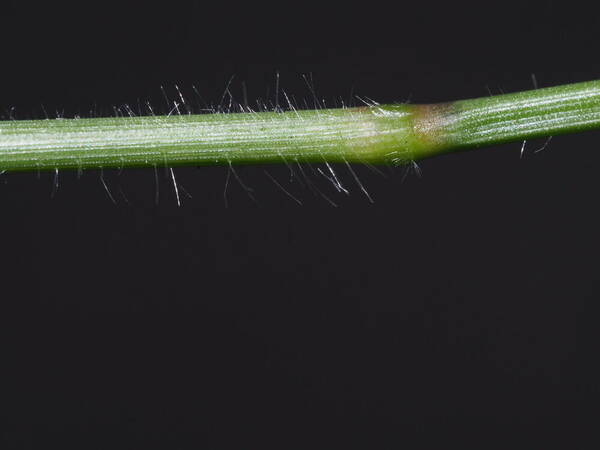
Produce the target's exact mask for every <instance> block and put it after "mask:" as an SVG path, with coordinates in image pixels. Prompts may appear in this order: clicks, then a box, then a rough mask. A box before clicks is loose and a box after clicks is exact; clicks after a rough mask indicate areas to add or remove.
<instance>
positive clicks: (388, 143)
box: [0, 80, 600, 171]
mask: <svg viewBox="0 0 600 450" xmlns="http://www.w3.org/2000/svg"><path fill="white" fill-rule="evenodd" d="M594 128H600V80H597V81H589V82H584V83H576V84H570V85H565V86H558V87H552V88H545V89H538V90H533V91H527V92H520V93H514V94H506V95H499V96H493V97H485V98H479V99H471V100H460V101H456V102H451V103H441V104H433V105H410V104H400V105H372V106H365V107H360V108H344V109H322V110H309V111H296V110H291V111H286V112H260V113H254V112H249V113H234V114H203V115H177V116H145V117H129V118H126V117H118V118H99V119H98V118H96V119H55V120H23V121H2V122H0V170H7V171H23V170H54V169H91V168H126V167H156V166H168V167H170V166H188V165H189V166H192V165H193V166H196V165H220V164H225V165H227V164H252V163H284V162H288V161H292V162H295V161H299V162H303V161H309V162H325V161H327V162H368V163H371V164H377V163H388V164H389V163H393V164H399V163H403V162H406V161H413V160H419V159H422V158H425V157H429V156H434V155H437V154H441V153H447V152H451V151H457V150H465V149H470V148H477V147H482V146H488V145H493V144H499V143H505V142H511V141H519V140H523V139H530V138H536V137H543V136H552V135H557V134H565V133H573V132H579V131H584V130H589V129H594Z"/></svg>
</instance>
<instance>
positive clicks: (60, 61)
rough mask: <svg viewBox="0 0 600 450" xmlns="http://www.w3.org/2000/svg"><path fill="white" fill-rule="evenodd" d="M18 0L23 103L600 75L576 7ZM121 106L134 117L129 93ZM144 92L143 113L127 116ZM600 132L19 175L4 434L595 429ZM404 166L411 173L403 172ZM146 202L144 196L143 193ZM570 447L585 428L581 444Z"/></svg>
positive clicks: (153, 437) (27, 440)
mask: <svg viewBox="0 0 600 450" xmlns="http://www.w3.org/2000/svg"><path fill="white" fill-rule="evenodd" d="M415 3H416V4H415V5H412V6H411V5H408V4H402V3H395V4H387V5H379V4H375V3H357V4H351V3H344V4H341V5H335V6H333V5H332V6H329V5H327V4H325V3H324V2H322V3H321V4H316V5H315V4H308V3H299V2H295V3H282V2H280V3H278V4H273V5H270V6H260V5H257V4H254V3H250V4H242V5H238V4H233V3H218V4H216V5H211V4H209V3H208V2H187V3H178V2H162V3H160V4H156V5H153V4H150V3H147V2H122V3H115V4H112V3H110V2H79V3H76V4H65V3H55V2H45V3H43V4H35V3H31V2H21V1H17V0H14V1H12V2H11V1H9V2H6V0H5V1H4V2H3V3H2V6H1V12H0V30H1V33H2V46H1V53H0V55H1V56H0V61H1V66H0V80H1V81H2V82H1V83H0V108H1V111H0V115H2V118H3V119H9V118H17V119H26V118H44V117H45V116H46V114H47V115H48V116H50V117H56V115H57V114H58V115H60V116H64V117H73V116H75V115H80V116H84V117H86V116H90V115H114V114H116V113H117V112H118V110H119V108H122V106H123V105H125V104H127V105H130V106H131V108H132V109H134V110H137V109H136V108H137V105H138V104H142V105H143V104H144V102H145V101H150V103H151V104H152V105H153V107H154V108H155V109H156V110H157V111H161V112H165V111H166V110H167V109H168V106H167V105H166V104H165V100H164V98H163V95H162V92H161V89H160V87H161V86H164V88H165V91H166V92H167V97H169V98H170V99H171V100H173V99H174V98H175V95H176V90H175V85H177V86H179V87H180V89H181V91H182V92H183V94H184V95H185V97H186V98H188V99H189V100H188V101H189V104H190V105H191V106H193V107H194V108H196V110H198V109H200V108H202V107H203V104H204V103H202V101H201V100H200V99H199V98H198V96H196V94H195V92H194V90H193V86H195V87H196V88H197V89H198V91H199V92H200V94H201V96H202V97H203V101H204V102H206V103H207V104H209V105H210V104H212V105H218V104H219V103H220V100H221V98H222V96H223V92H224V90H225V87H226V85H227V83H228V80H230V78H231V77H232V76H235V77H234V79H233V81H232V82H231V88H230V90H231V93H232V95H233V96H234V98H235V100H236V101H239V102H242V101H243V90H242V86H243V83H245V85H246V88H247V97H248V99H249V102H250V104H252V102H253V101H254V100H256V99H258V98H262V99H263V100H265V101H268V100H269V99H270V100H273V97H274V91H275V79H276V73H279V74H280V87H281V88H282V89H285V91H286V92H287V93H288V94H289V95H293V96H294V98H295V99H296V101H297V102H298V104H300V105H302V101H303V100H308V101H311V99H312V95H311V93H310V92H309V89H307V86H306V83H305V80H304V78H303V77H302V75H303V74H305V75H307V78H310V75H309V74H312V80H313V81H314V86H315V89H316V91H317V95H318V96H319V98H322V99H324V100H325V101H326V103H327V105H329V106H335V105H339V104H341V101H342V100H343V101H344V102H345V104H348V103H351V102H354V103H355V104H358V103H360V102H359V101H358V100H356V98H354V100H352V101H351V99H352V98H353V95H354V94H358V95H360V96H364V97H369V98H372V99H375V100H377V101H379V102H381V103H383V102H400V101H406V100H410V101H411V102H435V101H447V100H453V99H459V98H468V97H477V96H484V95H488V94H489V92H492V93H496V94H497V93H500V92H503V91H504V92H510V91H517V90H524V89H530V88H531V87H532V76H531V74H535V77H536V78H537V81H538V83H539V85H540V87H543V86H551V85H556V84H561V83H568V82H574V81H583V80H589V79H594V78H598V76H600V60H599V59H598V57H597V46H598V42H599V40H600V27H599V25H600V23H599V21H600V19H598V16H597V14H595V11H591V10H589V9H586V8H589V7H590V6H589V5H585V6H584V5H578V4H577V3H576V2H564V3H563V2H560V3H559V2H551V1H546V2H515V3H510V2H508V3H507V2H492V3H490V2H479V3H456V2H451V3H450V4H448V5H434V4H433V3H430V2H415ZM114 108H117V112H115V109H114ZM121 111H122V109H121ZM599 143H600V134H599V133H597V132H591V133H586V134H581V135H573V136H563V137H556V138H554V139H553V140H552V141H551V142H550V144H549V145H548V146H547V148H546V149H545V150H544V151H541V152H538V153H534V150H535V149H536V148H539V147H540V146H541V145H542V144H543V141H540V142H530V143H528V147H527V151H526V152H525V155H524V157H523V158H522V159H521V158H519V152H520V147H521V144H520V143H515V144H510V145H503V146H499V147H494V148H490V149H486V150H481V151H478V152H469V153H462V154H456V155H449V156H445V157H439V158H435V159H431V160H427V161H423V162H421V163H420V168H421V171H422V176H421V177H419V176H417V175H416V174H415V172H414V171H411V172H410V173H407V174H405V172H404V170H403V169H401V168H396V169H389V168H384V169H383V172H384V173H385V174H386V176H385V177H382V176H380V175H377V174H375V173H372V172H371V171H370V170H368V168H365V167H357V168H356V170H357V172H358V174H359V176H360V178H361V180H362V181H363V183H364V184H365V185H366V187H367V189H368V190H369V192H370V194H371V195H372V196H373V198H374V200H375V202H374V204H370V203H369V202H368V201H367V199H366V198H365V196H364V195H363V194H362V193H361V192H360V191H359V189H357V188H356V186H355V185H353V184H352V179H351V178H350V175H349V173H348V171H347V170H346V169H344V168H343V167H339V173H340V176H341V177H342V178H343V179H344V180H345V182H346V183H347V184H348V185H349V186H350V187H351V189H352V192H351V195H349V196H344V195H341V194H336V193H335V191H334V190H333V188H332V187H331V186H330V185H327V182H326V180H324V179H322V180H318V179H317V178H316V177H314V178H315V180H314V181H315V182H318V183H321V184H320V186H321V188H322V190H323V191H324V192H326V193H327V195H329V196H330V197H331V199H332V200H334V201H335V203H336V204H337V205H338V206H337V207H333V206H331V205H330V204H328V203H327V202H326V201H324V199H323V198H320V197H318V196H314V195H313V194H311V193H310V192H309V191H308V190H306V189H304V188H303V187H302V186H301V185H300V184H299V183H298V181H297V180H294V181H292V182H291V183H290V182H289V173H288V171H287V169H286V168H285V167H278V168H269V173H271V174H272V175H273V176H274V177H276V178H277V179H278V180H279V181H280V182H281V183H282V184H283V185H284V186H286V188H287V189H289V190H290V192H293V193H294V195H295V196H297V197H298V198H299V199H300V200H301V201H302V203H303V205H302V206H299V205H297V204H296V203H295V202H293V201H292V200H290V199H289V198H288V197H286V195H285V194H284V193H283V192H282V191H281V190H279V189H278V188H277V187H276V186H275V185H274V184H273V183H272V182H271V181H270V180H269V179H268V178H267V177H266V176H265V174H264V172H263V169H265V168H264V167H246V168H241V169H239V171H238V173H239V175H240V177H241V178H242V179H243V180H244V182H245V184H247V185H248V186H250V187H251V188H253V189H254V194H255V197H256V200H257V202H256V203H255V202H253V201H252V200H251V199H250V198H249V197H248V196H247V195H246V194H245V192H244V190H243V189H242V188H241V186H240V185H239V184H238V183H236V182H235V181H232V182H231V184H230V186H229V190H228V207H226V206H225V201H224V198H223V188H224V183H225V177H226V170H225V169H224V168H204V169H201V170H198V169H195V168H189V169H177V171H176V174H177V177H178V181H179V182H180V183H181V184H182V185H183V186H185V189H186V190H187V191H188V192H189V193H190V194H191V196H192V198H189V197H187V196H185V195H183V202H184V205H183V206H182V207H181V208H178V207H177V205H176V201H175V196H174V193H173V189H172V185H171V184H170V183H169V180H168V179H167V178H166V177H164V176H163V174H161V179H160V202H159V204H158V205H156V204H155V203H154V194H155V187H154V181H153V173H152V172H151V171H145V170H135V171H125V172H123V173H122V174H121V175H120V176H119V174H118V173H117V172H110V173H106V174H105V176H106V180H107V182H108V184H109V186H110V188H111V192H112V193H113V194H114V196H115V198H116V200H117V204H116V205H114V204H113V203H111V201H110V199H109V197H108V195H107V193H106V192H105V190H104V189H103V187H102V184H101V182H100V177H99V173H97V172H86V173H84V174H83V177H82V178H81V179H80V180H78V179H77V177H76V174H74V173H68V172H64V173H62V172H61V173H60V174H59V188H58V191H57V192H56V193H55V195H54V196H53V198H51V193H52V186H53V176H52V174H45V173H44V174H41V175H40V176H39V177H38V176H37V175H36V174H5V175H4V176H3V177H2V183H1V184H0V201H1V203H0V205H1V212H0V233H1V234H0V236H1V246H0V280H1V282H0V298H1V302H0V304H1V306H0V320H1V321H2V322H3V324H2V326H1V327H0V346H1V347H0V361H1V362H0V373H1V374H2V378H3V381H2V384H1V386H2V387H1V388H0V439H1V440H2V441H3V445H2V448H5V449H13V448H14V449H16V448H69V447H73V448H98V449H116V448H127V449H132V448H147V447H148V446H149V445H152V444H154V446H158V447H160V448H169V449H188V448H189V449H191V448H194V449H196V448H214V449H219V448H264V447H271V446H273V447H274V446H276V447H277V448H313V449H315V448H343V447H348V446H350V445H353V444H354V445H359V446H360V447H362V448H401V447H402V446H408V448H411V447H412V448H421V447H422V448H431V447H432V446H434V445H435V446H440V445H443V446H444V447H455V446H456V447H460V448H462V447H465V446H484V447H495V446H502V445H504V444H506V443H509V444H510V445H511V448H525V447H526V448H542V447H546V446H547V444H548V443H559V444H561V445H565V446H566V445H569V446H570V447H573V446H574V447H576V448H595V447H596V445H597V444H598V440H599V439H598V436H597V425H598V416H599V414H600V411H599V403H598V401H599V392H598V389H599V381H598V379H599V376H600V371H599V370H598V368H597V364H596V359H597V357H598V343H599V338H600V334H599V332H598V323H599V317H598V316H599V314H600V308H599V307H598V293H599V291H600V280H599V278H598V275H597V253H598V238H597V230H598V227H599V225H600V220H599V219H598V215H597V204H598V203H597V193H598V191H599V188H600V181H599V177H598V162H599V161H600V153H599V150H598V146H599ZM405 175H406V176H405ZM125 197H126V198H127V200H125ZM573 444H575V445H573Z"/></svg>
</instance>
